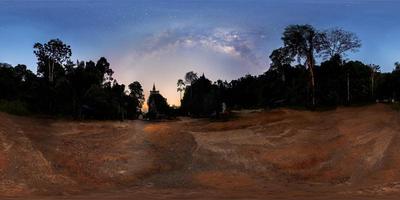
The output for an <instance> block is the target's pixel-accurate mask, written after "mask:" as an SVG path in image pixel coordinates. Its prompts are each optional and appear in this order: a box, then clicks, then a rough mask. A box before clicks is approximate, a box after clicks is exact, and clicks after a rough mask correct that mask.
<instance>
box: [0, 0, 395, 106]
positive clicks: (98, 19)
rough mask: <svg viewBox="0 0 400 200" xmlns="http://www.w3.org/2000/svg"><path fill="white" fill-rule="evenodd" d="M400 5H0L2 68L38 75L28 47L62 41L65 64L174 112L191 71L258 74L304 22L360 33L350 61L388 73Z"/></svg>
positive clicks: (99, 0) (221, 0)
mask: <svg viewBox="0 0 400 200" xmlns="http://www.w3.org/2000/svg"><path fill="white" fill-rule="evenodd" d="M399 8H400V0H131V1H129V0H0V62H6V63H9V64H12V65H16V64H26V65H27V66H28V67H29V68H30V69H31V70H32V71H34V72H36V58H35V56H34V54H33V44H34V43H35V42H41V43H44V42H47V41H48V40H50V39H53V38H59V39H61V40H63V41H64V42H65V43H67V44H69V45H71V48H72V60H74V61H75V60H77V59H79V60H85V61H88V60H93V61H97V60H98V59H99V58H100V57H102V56H104V57H106V58H107V59H108V60H109V62H110V63H111V68H112V69H113V70H114V71H115V73H114V77H115V78H116V79H117V80H118V82H119V83H124V84H126V85H127V84H129V83H131V82H133V81H139V82H140V83H141V84H142V86H143V88H144V90H145V95H146V97H147V96H148V91H149V90H150V89H151V87H152V85H153V83H154V84H155V85H156V87H157V89H158V90H160V92H161V94H162V95H164V97H166V98H167V100H168V102H169V103H170V104H171V105H179V93H178V92H177V91H176V82H177V80H178V79H180V78H183V77H184V75H185V73H186V72H188V71H195V72H197V73H198V74H199V75H201V74H203V73H204V74H205V76H206V77H208V78H210V79H211V80H214V81H215V80H217V79H222V80H227V81H230V80H232V79H236V78H239V77H241V76H244V75H246V74H252V75H258V74H262V73H263V72H265V71H266V70H267V69H268V66H269V59H268V56H269V54H270V53H271V51H272V50H273V49H276V48H279V47H280V46H282V41H281V39H280V38H281V35H282V32H283V29H284V28H285V27H286V26H287V25H290V24H311V25H313V26H314V27H315V28H317V29H319V30H324V29H327V28H333V27H341V28H343V29H345V30H347V31H351V32H354V33H356V34H357V36H358V37H359V38H360V39H361V41H362V47H361V48H360V49H359V51H358V52H356V53H349V54H348V56H347V59H352V60H361V61H362V62H364V63H366V64H378V65H380V66H381V69H382V71H391V70H392V69H393V63H394V62H396V61H400V24H399V20H400V18H399V15H398V9H399Z"/></svg>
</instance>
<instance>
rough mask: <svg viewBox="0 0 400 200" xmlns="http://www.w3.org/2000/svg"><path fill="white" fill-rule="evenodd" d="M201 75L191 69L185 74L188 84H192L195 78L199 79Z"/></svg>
mask: <svg viewBox="0 0 400 200" xmlns="http://www.w3.org/2000/svg"><path fill="white" fill-rule="evenodd" d="M198 78H199V77H198V76H197V73H195V72H193V71H190V72H188V73H186V74H185V82H186V84H192V83H193V82H194V81H195V80H197V79H198Z"/></svg>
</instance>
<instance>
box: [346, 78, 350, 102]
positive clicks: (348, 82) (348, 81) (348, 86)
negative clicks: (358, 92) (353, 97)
mask: <svg viewBox="0 0 400 200" xmlns="http://www.w3.org/2000/svg"><path fill="white" fill-rule="evenodd" d="M346 79H347V104H350V75H349V72H347V74H346Z"/></svg>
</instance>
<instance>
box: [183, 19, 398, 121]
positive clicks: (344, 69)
mask: <svg viewBox="0 0 400 200" xmlns="http://www.w3.org/2000/svg"><path fill="white" fill-rule="evenodd" d="M282 41H283V46H282V47H281V48H278V49H276V50H274V51H272V53H271V55H270V56H269V57H270V60H271V64H270V67H269V69H268V70H267V71H266V72H265V73H264V74H262V75H259V76H251V75H246V76H244V77H242V78H239V79H237V80H232V81H231V82H227V81H221V80H218V81H216V82H214V83H213V82H212V81H210V80H209V79H207V78H206V77H205V76H204V75H202V76H200V77H198V75H197V74H196V73H195V72H188V73H187V74H186V76H185V77H184V79H179V80H178V83H177V86H178V89H177V90H178V92H180V93H181V94H182V93H183V97H182V98H181V104H182V106H181V109H182V112H183V113H184V114H189V115H191V116H209V115H216V116H218V115H219V114H220V113H221V112H222V111H224V110H225V107H227V108H231V109H242V108H275V107H281V106H289V107H302V108H309V109H316V108H330V107H331V108H333V107H336V106H339V105H360V104H367V103H373V102H375V101H390V102H392V101H398V100H400V64H399V63H396V64H395V69H394V70H393V71H392V72H388V73H381V72H380V67H379V66H377V65H371V64H364V63H362V62H360V61H351V60H346V59H344V58H345V56H346V53H347V52H349V51H353V52H355V51H357V49H358V48H359V47H361V42H360V40H359V39H358V38H357V36H356V35H355V34H353V33H351V32H347V31H344V30H342V29H340V28H333V29H329V30H324V31H318V30H316V29H315V28H314V27H312V26H310V25H290V26H288V27H286V29H285V30H284V32H283V35H282ZM316 60H320V61H321V62H320V63H321V64H320V65H317V64H316Z"/></svg>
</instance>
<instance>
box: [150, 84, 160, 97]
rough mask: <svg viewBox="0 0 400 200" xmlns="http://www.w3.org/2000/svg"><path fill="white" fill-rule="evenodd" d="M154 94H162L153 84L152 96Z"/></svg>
mask: <svg viewBox="0 0 400 200" xmlns="http://www.w3.org/2000/svg"><path fill="white" fill-rule="evenodd" d="M152 94H160V92H159V91H158V90H156V84H155V83H153V89H152V90H150V95H152Z"/></svg>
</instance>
